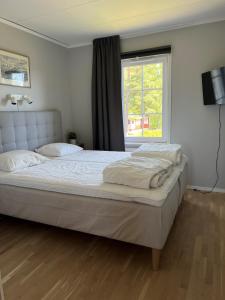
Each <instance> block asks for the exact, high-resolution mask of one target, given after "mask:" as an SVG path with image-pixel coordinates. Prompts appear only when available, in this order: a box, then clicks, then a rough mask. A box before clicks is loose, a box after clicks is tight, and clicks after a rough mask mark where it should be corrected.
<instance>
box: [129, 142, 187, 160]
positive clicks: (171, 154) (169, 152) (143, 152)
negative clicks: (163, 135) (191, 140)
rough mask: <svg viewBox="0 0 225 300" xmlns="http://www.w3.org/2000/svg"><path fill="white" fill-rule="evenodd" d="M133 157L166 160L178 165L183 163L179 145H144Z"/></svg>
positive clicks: (133, 153)
mask: <svg viewBox="0 0 225 300" xmlns="http://www.w3.org/2000/svg"><path fill="white" fill-rule="evenodd" d="M132 156H138V157H139V156H141V157H148V158H164V159H168V160H169V161H171V162H172V163H173V164H175V165H178V164H180V163H181V159H182V151H181V145H178V144H163V143H154V144H149V143H148V144H143V145H141V146H140V147H139V148H138V149H137V150H135V151H134V152H132Z"/></svg>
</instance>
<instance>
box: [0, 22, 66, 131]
mask: <svg viewBox="0 0 225 300" xmlns="http://www.w3.org/2000/svg"><path fill="white" fill-rule="evenodd" d="M0 49H6V50H9V51H10V50H11V51H13V52H18V53H21V54H24V55H28V56H29V57H30V63H31V65H30V67H31V88H18V87H11V86H5V85H0V110H17V108H16V107H15V106H13V105H11V104H6V103H5V101H4V98H5V96H6V95H7V94H9V93H15V94H17V93H18V94H27V95H29V96H31V97H32V99H33V103H32V104H31V105H29V104H23V106H22V107H21V108H20V109H21V110H46V109H57V110H59V111H61V112H62V119H63V129H64V133H65V132H66V131H68V130H69V129H71V127H72V121H71V120H72V112H71V94H70V85H69V72H68V69H69V60H68V50H67V49H65V48H63V47H61V46H58V45H55V44H53V43H51V42H48V41H46V40H44V39H41V38H39V37H35V36H33V35H31V34H28V33H25V32H23V31H20V30H17V29H15V28H12V27H9V26H7V25H3V24H0Z"/></svg>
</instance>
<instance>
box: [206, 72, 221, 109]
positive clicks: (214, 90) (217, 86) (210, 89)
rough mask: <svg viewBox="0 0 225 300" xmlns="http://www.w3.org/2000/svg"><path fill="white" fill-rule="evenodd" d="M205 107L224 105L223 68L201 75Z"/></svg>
mask: <svg viewBox="0 0 225 300" xmlns="http://www.w3.org/2000/svg"><path fill="white" fill-rule="evenodd" d="M202 89H203V101H204V104H205V105H212V104H225V67H221V68H218V69H215V70H212V71H209V72H206V73H203V74H202Z"/></svg>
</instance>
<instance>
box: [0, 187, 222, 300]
mask: <svg viewBox="0 0 225 300" xmlns="http://www.w3.org/2000/svg"><path fill="white" fill-rule="evenodd" d="M0 274H1V277H0V295H1V296H0V299H1V300H18V299H21V300H30V299H32V300H150V299H153V300H200V299H204V300H215V299H216V300H224V299H225V195H224V194H219V193H211V194H203V193H199V192H194V191H187V192H186V194H185V197H184V201H183V203H182V205H181V207H180V208H179V211H178V214H177V217H176V219H175V222H174V226H173V229H172V231H171V233H170V235H169V238H168V242H167V244H166V246H165V249H164V250H163V251H162V257H161V262H160V271H158V272H153V270H152V264H151V249H148V248H145V247H140V246H136V245H131V244H128V243H123V242H119V241H113V240H109V239H105V238H100V237H95V236H92V235H88V234H83V233H79V232H73V231H69V230H63V229H60V228H55V227H51V226H46V225H43V224H37V223H33V222H28V221H23V220H18V219H15V218H10V217H6V216H0ZM3 297H5V298H4V299H3Z"/></svg>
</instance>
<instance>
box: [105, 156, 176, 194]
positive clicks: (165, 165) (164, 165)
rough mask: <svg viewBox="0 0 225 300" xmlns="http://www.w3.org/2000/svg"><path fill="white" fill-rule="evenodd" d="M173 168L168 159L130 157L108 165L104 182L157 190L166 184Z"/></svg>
mask: <svg viewBox="0 0 225 300" xmlns="http://www.w3.org/2000/svg"><path fill="white" fill-rule="evenodd" d="M172 168H173V164H172V162H170V161H168V160H166V159H155V158H146V157H129V158H127V159H123V160H119V161H116V162H113V163H111V164H110V165H108V166H107V167H106V168H105V169H104V170H103V180H104V182H107V183H116V184H122V185H128V186H132V187H135V188H140V189H149V188H156V187H159V186H161V185H162V184H163V183H164V181H165V180H166V178H167V177H168V176H169V175H170V174H171V172H172Z"/></svg>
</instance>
